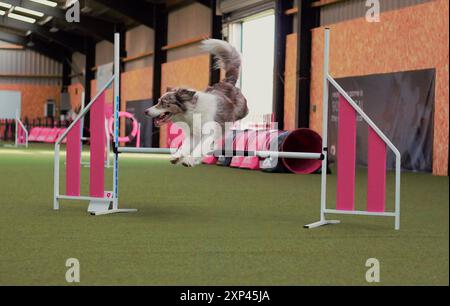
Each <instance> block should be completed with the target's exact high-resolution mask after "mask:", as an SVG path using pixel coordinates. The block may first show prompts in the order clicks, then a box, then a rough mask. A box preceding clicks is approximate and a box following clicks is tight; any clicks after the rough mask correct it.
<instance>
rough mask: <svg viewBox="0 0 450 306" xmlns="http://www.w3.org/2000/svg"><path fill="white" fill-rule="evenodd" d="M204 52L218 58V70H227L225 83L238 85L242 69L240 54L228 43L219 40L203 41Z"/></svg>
mask: <svg viewBox="0 0 450 306" xmlns="http://www.w3.org/2000/svg"><path fill="white" fill-rule="evenodd" d="M202 48H203V49H204V50H206V51H208V52H209V53H211V54H212V55H214V56H215V57H216V58H217V68H222V69H224V70H225V80H224V81H225V82H227V83H230V84H232V85H236V83H237V80H238V79H239V72H240V68H241V55H240V53H239V52H238V51H237V50H236V49H235V48H234V47H233V46H232V45H231V44H229V43H228V42H226V41H223V40H219V39H206V40H204V41H203V47H202Z"/></svg>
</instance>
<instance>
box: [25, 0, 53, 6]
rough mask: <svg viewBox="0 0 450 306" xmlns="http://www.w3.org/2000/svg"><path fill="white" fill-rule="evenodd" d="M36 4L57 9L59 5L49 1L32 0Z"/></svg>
mask: <svg viewBox="0 0 450 306" xmlns="http://www.w3.org/2000/svg"><path fill="white" fill-rule="evenodd" d="M30 1H33V2H36V3H40V4H43V5H47V6H51V7H55V6H57V5H58V3H56V2H54V1H47V0H30Z"/></svg>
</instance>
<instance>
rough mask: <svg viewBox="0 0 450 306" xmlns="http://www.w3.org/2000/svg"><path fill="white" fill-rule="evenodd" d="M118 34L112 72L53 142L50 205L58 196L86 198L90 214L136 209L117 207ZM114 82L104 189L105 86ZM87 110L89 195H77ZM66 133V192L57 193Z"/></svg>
mask: <svg viewBox="0 0 450 306" xmlns="http://www.w3.org/2000/svg"><path fill="white" fill-rule="evenodd" d="M119 46H120V34H118V33H116V34H115V35H114V75H113V76H112V77H111V79H110V80H109V81H108V82H107V83H106V84H105V86H104V87H103V88H102V89H101V90H100V91H99V92H98V93H97V95H96V96H95V97H94V99H92V101H91V102H89V104H88V105H87V106H86V107H84V108H83V110H82V111H81V112H80V114H79V115H78V116H77V118H76V119H75V120H74V121H73V122H72V124H71V125H70V126H69V128H68V129H67V130H66V131H65V132H64V133H63V134H62V135H61V136H60V137H59V139H58V140H57V141H56V143H55V157H54V199H53V209H55V210H58V209H59V204H60V201H61V200H78V201H89V207H88V212H89V213H90V214H93V215H105V214H112V213H125V212H135V211H137V210H136V209H119V207H118V204H119V203H118V185H117V184H118V180H117V177H118V170H119V169H118V165H119V163H118V152H117V148H118V138H119V116H118V113H119V112H118V111H119V107H120V57H119V54H120V53H119ZM113 83H114V123H115V133H114V152H115V154H114V158H113V166H114V169H113V182H112V184H113V191H105V158H106V155H107V154H106V152H105V151H106V148H107V144H106V141H107V137H106V136H105V103H106V89H107V88H108V87H109V86H110V85H111V84H113ZM88 111H90V122H91V126H90V130H91V137H90V167H89V170H90V174H89V180H90V181H89V196H82V195H80V182H81V149H80V147H81V139H82V137H81V136H82V135H81V124H82V123H81V119H83V118H84V117H85V116H86V114H87V113H88ZM66 137H67V145H66V192H65V194H64V195H61V194H60V190H59V189H60V188H59V180H60V173H59V172H60V171H59V166H60V146H61V143H62V141H63V140H64V139H65V138H66Z"/></svg>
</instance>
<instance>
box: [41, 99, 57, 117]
mask: <svg viewBox="0 0 450 306" xmlns="http://www.w3.org/2000/svg"><path fill="white" fill-rule="evenodd" d="M44 112H45V113H44V115H45V117H54V116H55V102H54V101H52V100H48V101H47V103H45V109H44Z"/></svg>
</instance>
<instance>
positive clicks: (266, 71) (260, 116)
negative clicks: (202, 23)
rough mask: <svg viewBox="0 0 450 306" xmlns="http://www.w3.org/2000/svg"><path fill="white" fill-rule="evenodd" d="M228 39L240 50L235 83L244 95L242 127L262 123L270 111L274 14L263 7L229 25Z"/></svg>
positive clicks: (271, 104)
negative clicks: (239, 70) (245, 110)
mask: <svg viewBox="0 0 450 306" xmlns="http://www.w3.org/2000/svg"><path fill="white" fill-rule="evenodd" d="M229 41H230V43H231V44H233V45H234V46H235V47H236V48H238V50H240V51H241V53H242V74H241V79H240V80H239V83H238V86H239V87H240V88H241V89H242V92H243V94H244V95H245V97H246V98H247V101H248V107H249V110H250V112H249V115H248V116H247V117H246V118H245V119H244V120H242V127H243V128H246V127H248V126H249V124H250V123H254V124H256V123H263V120H264V117H267V115H269V114H272V112H273V69H274V52H275V16H274V12H273V10H270V11H266V12H264V13H261V14H257V15H255V16H250V17H248V18H245V19H244V20H242V21H240V22H236V23H232V24H230V26H229Z"/></svg>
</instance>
